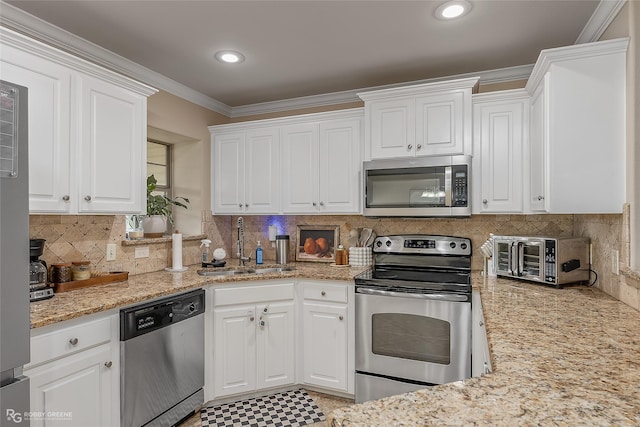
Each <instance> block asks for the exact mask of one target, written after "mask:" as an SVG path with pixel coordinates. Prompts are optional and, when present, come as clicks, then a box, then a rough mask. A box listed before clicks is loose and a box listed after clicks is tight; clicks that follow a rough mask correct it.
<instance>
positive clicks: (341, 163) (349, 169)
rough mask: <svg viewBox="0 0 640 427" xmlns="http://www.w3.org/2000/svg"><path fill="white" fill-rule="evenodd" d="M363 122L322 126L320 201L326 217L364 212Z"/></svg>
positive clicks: (348, 121)
mask: <svg viewBox="0 0 640 427" xmlns="http://www.w3.org/2000/svg"><path fill="white" fill-rule="evenodd" d="M360 127H361V121H360V120H359V119H351V120H337V121H331V122H327V123H321V124H320V153H319V158H320V165H319V172H320V182H319V184H320V188H319V194H320V201H319V207H320V212H322V213H334V212H350V213H358V212H359V211H360V175H361V169H362V160H361V158H360Z"/></svg>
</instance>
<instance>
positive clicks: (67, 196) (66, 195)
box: [62, 194, 70, 202]
mask: <svg viewBox="0 0 640 427" xmlns="http://www.w3.org/2000/svg"><path fill="white" fill-rule="evenodd" d="M69 199H70V197H69V195H68V194H65V195H64V196H62V200H64V201H65V202H68V201H69Z"/></svg>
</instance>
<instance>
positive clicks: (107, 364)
mask: <svg viewBox="0 0 640 427" xmlns="http://www.w3.org/2000/svg"><path fill="white" fill-rule="evenodd" d="M104 366H106V367H107V368H110V367H112V366H113V363H112V362H111V361H108V362H107V363H105V364H104Z"/></svg>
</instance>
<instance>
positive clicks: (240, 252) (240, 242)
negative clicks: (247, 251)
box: [236, 217, 251, 267]
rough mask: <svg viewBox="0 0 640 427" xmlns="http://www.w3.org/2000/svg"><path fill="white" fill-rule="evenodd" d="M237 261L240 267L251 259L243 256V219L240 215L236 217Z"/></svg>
mask: <svg viewBox="0 0 640 427" xmlns="http://www.w3.org/2000/svg"><path fill="white" fill-rule="evenodd" d="M236 255H237V256H238V261H239V265H240V267H244V263H245V262H248V261H251V257H248V256H244V220H243V219H242V217H239V218H238V252H237V253H236Z"/></svg>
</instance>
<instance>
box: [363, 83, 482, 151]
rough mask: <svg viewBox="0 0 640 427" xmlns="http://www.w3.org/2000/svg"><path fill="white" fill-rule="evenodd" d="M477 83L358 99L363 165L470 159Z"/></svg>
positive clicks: (412, 88)
mask: <svg viewBox="0 0 640 427" xmlns="http://www.w3.org/2000/svg"><path fill="white" fill-rule="evenodd" d="M477 84H478V79H477V78H469V79H460V80H451V81H446V82H438V83H426V84H420V85H414V86H407V87H402V88H394V89H382V90H378V91H373V92H365V93H359V94H358V96H360V98H362V99H363V100H364V102H365V156H364V157H365V160H370V159H382V158H400V157H414V156H440V155H458V154H469V155H470V154H471V152H472V146H471V132H472V129H471V94H472V92H473V90H474V88H475V87H477Z"/></svg>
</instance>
